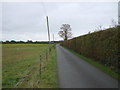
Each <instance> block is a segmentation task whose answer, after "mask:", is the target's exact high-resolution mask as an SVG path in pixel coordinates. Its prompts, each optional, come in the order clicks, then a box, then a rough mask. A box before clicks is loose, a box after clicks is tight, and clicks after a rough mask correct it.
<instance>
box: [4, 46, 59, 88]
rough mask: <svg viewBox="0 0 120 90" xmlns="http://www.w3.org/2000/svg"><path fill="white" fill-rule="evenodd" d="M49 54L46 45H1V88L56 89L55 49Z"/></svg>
mask: <svg viewBox="0 0 120 90" xmlns="http://www.w3.org/2000/svg"><path fill="white" fill-rule="evenodd" d="M50 53H51V54H50ZM50 53H48V45H47V44H3V45H2V67H3V68H2V76H3V77H2V87H3V88H13V87H15V88H17V87H18V88H40V87H44V88H49V87H52V88H54V87H55V88H56V87H57V78H56V61H55V48H52V51H51V52H50ZM40 55H41V62H40ZM46 56H47V57H46ZM40 63H41V68H42V75H41V77H40Z"/></svg>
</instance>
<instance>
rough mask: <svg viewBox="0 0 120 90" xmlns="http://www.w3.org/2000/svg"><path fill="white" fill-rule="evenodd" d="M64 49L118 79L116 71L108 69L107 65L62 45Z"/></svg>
mask: <svg viewBox="0 0 120 90" xmlns="http://www.w3.org/2000/svg"><path fill="white" fill-rule="evenodd" d="M64 48H65V49H67V50H68V51H70V52H72V53H73V54H74V55H76V56H78V57H80V58H81V59H83V60H84V61H86V62H88V63H90V64H91V65H93V66H95V67H96V68H98V69H99V70H101V71H103V72H105V73H107V74H108V75H110V76H111V77H113V78H115V79H117V80H120V78H119V77H120V75H118V74H117V73H115V72H113V71H112V70H110V69H109V68H108V67H106V66H103V65H102V64H100V63H98V62H96V61H95V60H93V59H90V58H87V57H85V56H82V55H80V54H78V53H76V52H75V51H73V50H71V49H68V48H66V47H64Z"/></svg>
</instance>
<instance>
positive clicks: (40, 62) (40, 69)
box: [40, 55, 42, 79]
mask: <svg viewBox="0 0 120 90" xmlns="http://www.w3.org/2000/svg"><path fill="white" fill-rule="evenodd" d="M41 59H42V58H41V55H40V79H41V67H42V64H41V63H42V62H41Z"/></svg>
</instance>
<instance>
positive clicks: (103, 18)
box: [0, 2, 118, 41]
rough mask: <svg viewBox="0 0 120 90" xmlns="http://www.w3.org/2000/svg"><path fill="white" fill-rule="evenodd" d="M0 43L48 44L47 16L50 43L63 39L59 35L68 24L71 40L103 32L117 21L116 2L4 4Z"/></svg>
mask: <svg viewBox="0 0 120 90" xmlns="http://www.w3.org/2000/svg"><path fill="white" fill-rule="evenodd" d="M0 11H2V16H1V15H0V22H2V25H0V28H1V27H2V40H3V41H6V40H16V41H19V40H22V41H27V40H33V41H48V37H47V26H46V16H48V17H49V25H50V34H51V40H53V34H54V37H55V40H62V38H60V37H59V35H58V32H59V31H60V27H61V25H62V24H69V25H70V26H71V28H72V33H73V37H77V36H80V35H84V34H87V33H88V32H89V31H90V32H93V31H95V30H96V29H97V28H98V27H99V26H102V28H103V29H105V28H108V27H109V26H111V25H112V23H111V21H112V19H114V21H115V22H118V3H117V2H3V3H2V4H1V3H0Z"/></svg>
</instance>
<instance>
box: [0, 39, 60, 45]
mask: <svg viewBox="0 0 120 90" xmlns="http://www.w3.org/2000/svg"><path fill="white" fill-rule="evenodd" d="M0 43H1V44H48V43H49V42H48V41H32V40H27V41H15V40H10V41H9V40H6V41H1V42H0ZM50 43H59V41H51V42H50Z"/></svg>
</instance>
